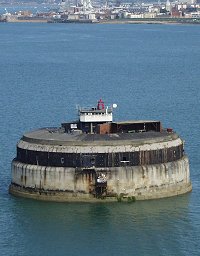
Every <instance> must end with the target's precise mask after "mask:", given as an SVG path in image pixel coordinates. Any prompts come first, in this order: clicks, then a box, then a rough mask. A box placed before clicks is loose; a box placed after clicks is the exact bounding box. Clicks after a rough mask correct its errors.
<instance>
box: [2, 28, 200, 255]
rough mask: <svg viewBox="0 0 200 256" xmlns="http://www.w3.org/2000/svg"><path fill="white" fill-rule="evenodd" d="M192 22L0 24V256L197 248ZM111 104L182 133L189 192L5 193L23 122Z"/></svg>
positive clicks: (199, 210) (199, 130)
mask: <svg viewBox="0 0 200 256" xmlns="http://www.w3.org/2000/svg"><path fill="white" fill-rule="evenodd" d="M199 45H200V27H199V26H198V25H109V24H105V25H100V24H96V25H95V24H94V25H91V24H15V23H13V24H12V23H7V24H5V23H4V24H3V23H2V24H0V255H1V256H4V255H5V256H16V255H19V256H27V255H29V256H40V255H48V256H54V255H56V256H60V255H61V256H62V255H68V256H79V255H80V256H84V255H86V256H90V255H92V256H93V255H96V256H98V255H106V256H107V255H113V256H116V255H119V256H129V255H131V256H132V255H136V256H140V255H142V256H155V255H156V256H164V255H166V256H168V255H169V256H173V255H174V256H183V255H184V256H186V255H194V256H195V255H200V242H199V241H200V196H199V195H200V187H199V181H200V175H199V171H200V139H199V138H200V124H199V121H200V118H199V116H200V107H199V102H200V89H199V86H200V73H199V67H200V50H199ZM99 98H103V99H104V100H105V102H106V103H117V104H118V108H117V109H116V111H115V114H114V115H115V120H117V119H118V120H126V119H156V120H157V119H158V120H162V121H163V125H164V126H165V127H172V128H173V129H175V130H176V131H178V133H179V134H180V135H181V136H182V137H183V138H184V139H185V141H186V150H187V153H188V155H189V158H190V166H191V179H192V183H193V192H192V193H189V194H187V195H183V196H179V197H174V198H168V199H162V200H152V201H146V202H136V203H133V204H128V203H111V204H101V203H100V204H81V203H73V204H70V203H50V202H39V201H34V200H29V199H22V198H15V197H13V196H11V195H9V194H8V186H9V183H10V179H11V170H10V163H11V160H12V158H14V157H15V154H16V143H17V141H18V140H19V139H20V137H21V136H22V134H23V133H24V132H25V131H29V130H33V129H36V128H40V127H45V126H59V125H60V123H61V122H64V121H67V120H71V119H74V118H76V109H75V106H76V104H80V105H82V106H85V105H86V106H87V105H93V104H96V101H97V100H98V99H99Z"/></svg>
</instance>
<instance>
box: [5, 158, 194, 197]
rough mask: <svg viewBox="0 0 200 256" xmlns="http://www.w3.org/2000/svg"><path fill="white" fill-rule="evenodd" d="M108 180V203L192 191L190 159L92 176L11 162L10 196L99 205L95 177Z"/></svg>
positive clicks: (79, 172) (131, 167)
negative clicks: (95, 192) (95, 195)
mask: <svg viewBox="0 0 200 256" xmlns="http://www.w3.org/2000/svg"><path fill="white" fill-rule="evenodd" d="M99 172H101V173H104V174H105V175H106V178H107V194H106V199H105V201H113V200H114V201H116V198H117V197H119V196H120V197H124V198H128V197H135V198H136V199H137V200H144V199H153V198H162V197H170V196H174V195H178V194H183V193H186V192H188V191H191V190H192V186H191V183H190V177H189V163H188V158H187V156H184V157H183V158H181V159H180V160H178V161H174V162H168V163H164V164H157V165H145V166H124V167H112V168H96V169H95V170H93V172H91V173H90V172H88V173H84V171H83V170H76V168H65V167H43V166H37V165H27V164H23V163H20V162H17V161H15V160H14V161H13V162H12V183H11V186H10V193H12V194H14V195H20V196H24V197H30V198H35V199H41V200H54V201H99V199H97V198H95V197H94V195H93V193H92V191H93V189H94V186H95V177H94V173H97V174H98V173H99ZM103 201H104V200H103Z"/></svg>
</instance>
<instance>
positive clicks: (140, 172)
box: [9, 100, 192, 202]
mask: <svg viewBox="0 0 200 256" xmlns="http://www.w3.org/2000/svg"><path fill="white" fill-rule="evenodd" d="M113 107H116V104H114V105H113V106H112V107H105V106H104V103H103V101H102V100H100V101H98V104H97V106H96V107H93V108H79V110H78V112H79V119H78V121H75V122H69V123H63V124H62V125H61V127H59V128H43V129H39V130H36V131H33V132H29V133H26V134H24V136H23V137H22V138H21V140H20V141H19V143H18V144H17V156H16V158H14V159H13V161H12V182H11V184H10V187H9V191H10V193H12V194H14V195H17V196H23V197H29V198H34V199H40V200H53V201H88V202H90V201H91V202H93V201H94V202H95V201H108V202H110V201H117V200H118V201H134V200H144V199H154V198H162V197H170V196H175V195H179V194H183V193H186V192H189V191H191V190H192V185H191V182H190V173H189V162H188V157H187V156H186V155H185V152H184V142H183V140H182V139H181V138H180V137H179V136H178V134H177V133H175V132H174V131H173V130H172V129H163V128H162V125H161V123H160V121H125V122H113V113H112V112H113Z"/></svg>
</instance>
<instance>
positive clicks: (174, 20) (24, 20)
mask: <svg viewBox="0 0 200 256" xmlns="http://www.w3.org/2000/svg"><path fill="white" fill-rule="evenodd" d="M1 22H6V23H65V24H71V23H74V24H198V25H199V24H200V19H192V18H151V19H150V18H149V19H145V18H138V19H113V20H99V21H92V20H69V21H67V20H66V21H65V20H50V19H49V18H39V17H38V18H37V17H34V18H28V17H27V18H26V17H25V18H20V19H16V18H11V19H8V20H7V21H5V20H4V21H3V20H2V21H1Z"/></svg>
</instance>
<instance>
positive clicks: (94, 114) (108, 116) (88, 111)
mask: <svg viewBox="0 0 200 256" xmlns="http://www.w3.org/2000/svg"><path fill="white" fill-rule="evenodd" d="M79 118H80V122H83V123H102V122H112V121H113V114H112V107H105V105H104V102H103V101H102V100H101V99H100V100H99V101H98V104H97V107H93V108H79Z"/></svg>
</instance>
